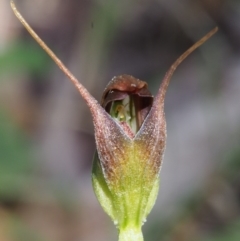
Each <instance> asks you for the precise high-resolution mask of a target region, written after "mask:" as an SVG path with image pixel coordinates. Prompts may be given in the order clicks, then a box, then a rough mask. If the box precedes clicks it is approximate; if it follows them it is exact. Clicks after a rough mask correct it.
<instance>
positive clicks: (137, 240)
mask: <svg viewBox="0 0 240 241" xmlns="http://www.w3.org/2000/svg"><path fill="white" fill-rule="evenodd" d="M118 241H144V240H143V235H142V230H141V229H135V228H125V229H120V230H119V239H118Z"/></svg>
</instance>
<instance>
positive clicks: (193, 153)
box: [0, 0, 240, 241]
mask: <svg viewBox="0 0 240 241" xmlns="http://www.w3.org/2000/svg"><path fill="white" fill-rule="evenodd" d="M15 2H16V5H17V6H18V8H19V10H20V12H21V13H22V14H23V15H24V17H25V18H26V19H27V21H28V22H29V24H30V25H31V26H32V27H33V28H34V29H35V30H36V32H37V33H38V34H39V35H40V36H41V38H42V39H43V40H44V41H45V42H46V43H47V44H48V45H49V47H50V48H51V49H52V50H53V51H54V52H55V53H56V54H57V55H58V56H59V57H60V58H61V60H62V61H63V62H64V63H65V64H66V65H67V66H68V67H69V69H70V70H71V71H72V72H73V73H74V75H75V76H77V78H79V80H80V81H81V82H82V83H83V84H84V85H85V86H86V87H87V89H88V90H89V91H90V92H91V93H92V94H93V95H94V96H95V97H96V98H97V99H98V100H100V98H101V93H102V92H103V90H104V87H105V85H106V84H107V83H108V81H110V79H111V78H112V77H113V76H116V75H120V74H130V75H133V76H135V77H136V78H139V79H142V80H145V81H147V82H148V84H149V88H150V90H151V91H152V93H153V94H156V92H157V89H158V88H159V85H160V83H161V80H162V78H163V76H164V73H165V72H166V71H167V69H168V68H169V67H170V65H171V64H172V63H173V62H174V61H175V59H176V58H177V57H178V56H180V55H181V54H182V53H183V52H184V51H185V50H186V49H187V48H189V47H190V46H191V45H192V44H193V43H194V42H196V41H197V40H198V39H200V38H201V37H202V36H203V35H205V34H206V33H207V32H208V31H210V30H211V29H212V28H213V27H215V26H218V27H219V32H218V33H217V34H216V35H215V36H213V37H212V38H211V39H210V40H208V41H207V42H206V43H205V44H204V45H203V46H202V47H200V49H198V50H196V51H195V52H194V53H193V54H192V55H191V56H189V57H188V58H187V60H185V61H184V62H183V63H182V64H181V66H180V67H179V68H178V70H177V71H176V72H175V74H174V76H173V78H172V81H171V83H170V86H169V90H168V93H167V97H166V104H165V112H166V118H167V124H168V127H167V128H168V140H167V150H166V153H165V158H164V162H163V165H162V170H161V187H160V192H159V196H158V200H157V203H156V205H155V207H154V209H153V211H152V213H151V214H150V215H149V217H148V222H147V223H146V224H145V225H144V227H143V232H144V236H145V240H146V241H159V240H161V241H175V240H177V241H238V240H240V96H239V93H240V80H239V79H240V53H239V52H240V25H239V19H240V2H239V1H237V0H229V1H227V0H211V1H209V0H194V1H192V0H191V1H190V0H182V1H179V0H168V1H167V0H162V1H160V0H148V1H143V0H138V1H136V0H135V1H133V0H128V1H127V0H122V1H113V0H111V1H110V0H69V1H64V0H51V1H46V0H41V1H40V0H31V1H30V0H15ZM0 18H1V21H0V240H1V241H23V240H24V241H28V240H29V241H35V240H36V241H77V240H84V241H94V240H98V241H106V240H117V231H116V229H115V227H114V226H113V224H112V222H111V221H110V220H109V218H108V217H107V215H105V213H104V212H103V211H102V209H101V207H100V205H99V204H98V202H97V200H96V198H95V196H94V194H93V191H92V187H91V160H92V155H93V153H94V150H95V143H94V137H93V125H92V121H91V116H90V113H89V110H88V109H87V107H86V105H85V103H84V102H83V100H82V99H81V97H80V96H79V94H78V93H77V91H76V90H75V89H74V87H73V86H72V85H71V83H69V81H68V80H67V79H66V78H65V76H64V75H63V74H62V73H61V71H60V70H59V69H58V68H57V67H56V66H55V65H54V63H52V61H51V60H50V58H49V57H48V56H47V55H46V54H45V53H44V51H43V50H42V49H41V48H40V47H39V46H38V45H37V44H36V43H35V41H34V40H33V39H32V38H31V37H30V36H29V34H28V33H27V32H26V30H25V29H23V27H22V26H21V24H20V23H19V22H18V20H17V19H16V17H15V16H14V15H13V13H12V11H11V9H10V4H9V1H7V0H0Z"/></svg>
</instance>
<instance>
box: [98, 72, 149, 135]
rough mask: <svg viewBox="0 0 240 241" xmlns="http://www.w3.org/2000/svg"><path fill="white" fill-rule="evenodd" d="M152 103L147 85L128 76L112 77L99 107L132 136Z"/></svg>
mask: <svg viewBox="0 0 240 241" xmlns="http://www.w3.org/2000/svg"><path fill="white" fill-rule="evenodd" d="M152 103H153V96H152V94H151V93H150V91H149V90H148V88H147V83H146V82H144V81H141V80H139V79H136V78H134V77H133V76H130V75H120V76H117V77H114V78H113V79H112V80H111V81H110V82H109V84H108V85H107V87H106V89H105V91H104V92H103V96H102V101H101V105H102V106H103V108H104V109H105V110H106V111H107V112H108V113H109V114H110V115H111V116H112V117H113V118H115V119H117V120H118V121H119V122H120V123H121V125H122V126H124V129H125V128H126V124H128V125H129V127H130V128H131V130H132V132H133V133H134V135H135V134H136V132H137V131H138V130H139V129H140V127H141V125H142V123H143V121H144V120H145V118H146V116H147V114H148V112H149V111H150V109H151V107H152Z"/></svg>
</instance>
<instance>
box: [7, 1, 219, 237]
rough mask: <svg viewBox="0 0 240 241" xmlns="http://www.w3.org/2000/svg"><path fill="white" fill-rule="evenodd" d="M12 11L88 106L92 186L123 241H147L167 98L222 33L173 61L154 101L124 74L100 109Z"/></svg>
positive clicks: (162, 146) (144, 86) (163, 139)
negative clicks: (188, 64) (195, 57)
mask: <svg viewBox="0 0 240 241" xmlns="http://www.w3.org/2000/svg"><path fill="white" fill-rule="evenodd" d="M11 6H12V8H13V10H14V13H15V14H16V16H17V17H18V19H19V20H20V21H21V23H22V24H23V25H24V26H25V27H26V29H27V30H28V31H29V33H30V34H31V35H32V36H33V38H34V39H35V40H36V41H37V42H38V43H39V44H40V45H41V47H42V48H43V49H44V50H45V51H46V52H47V53H48V54H49V55H50V57H51V58H52V59H53V60H54V61H55V62H56V64H57V65H58V66H59V67H60V69H61V70H62V71H63V72H64V73H65V74H66V75H67V76H68V77H69V79H70V80H71V81H72V82H73V84H74V85H75V86H76V88H77V89H78V91H79V93H80V94H81V95H82V97H83V99H84V100H85V101H86V103H87V105H88V106H89V109H90V111H91V113H92V117H93V124H94V129H95V139H96V146H97V152H96V154H95V156H94V161H93V170H92V182H93V187H94V191H95V193H96V196H97V198H98V200H99V202H100V204H101V205H102V207H103V209H104V210H105V211H106V213H107V214H108V215H109V216H110V217H111V218H112V220H113V221H114V223H115V224H116V225H117V227H118V229H119V240H120V241H141V240H143V236H142V232H141V227H142V224H143V223H144V222H145V220H146V217H147V215H148V214H149V212H150V211H151V209H152V207H153V205H154V203H155V200H156V197H157V193H158V187H159V172H160V168H161V163H162V159H163V154H164V150H165V146H166V121H165V115H164V99H165V94H166V90H167V87H168V84H169V82H170V78H171V76H172V74H173V72H174V71H175V69H176V68H177V66H178V65H179V64H180V63H181V62H182V61H183V60H184V59H185V58H186V57H187V56H188V55H189V54H190V53H191V52H192V51H194V50H195V49H196V48H197V47H199V46H200V45H201V44H203V43H204V42H205V41H206V40H207V39H208V38H210V37H211V36H212V35H213V34H214V33H215V32H216V31H217V28H214V29H213V30H212V31H210V32H209V33H208V34H207V35H206V36H204V37H203V38H202V39H201V40H199V41H198V42H197V43H195V44H194V45H193V46H192V47H191V48H190V49H188V50H187V51H186V52H185V53H184V54H183V55H181V56H180V57H179V58H178V59H177V60H176V61H175V62H174V64H173V65H172V66H171V68H170V69H169V70H168V72H167V73H166V75H165V77H164V79H163V82H162V84H161V86H160V88H159V90H158V92H157V94H156V96H155V98H153V96H152V94H151V93H150V92H149V90H148V89H147V84H146V82H144V81H141V80H139V79H136V78H134V77H132V76H130V75H121V76H117V77H114V78H113V79H112V80H111V81H110V83H109V84H108V86H107V87H106V89H105V91H104V92H103V97H102V101H101V105H100V104H99V103H98V102H97V101H96V100H95V98H94V97H93V96H92V95H91V94H90V93H89V92H88V91H87V90H86V89H85V87H84V86H83V85H82V84H81V83H80V82H79V81H78V80H77V79H76V78H75V77H74V76H73V75H72V74H71V72H70V71H69V70H68V69H67V68H66V67H65V66H64V64H63V63H62V62H61V61H60V60H59V59H58V58H57V57H56V56H55V54H54V53H53V52H52V51H51V50H50V49H49V48H48V47H47V46H46V44H45V43H44V42H43V41H42V40H41V39H40V38H39V37H38V36H37V34H36V33H35V32H34V31H33V30H32V29H31V27H30V26H29V25H28V24H27V22H26V21H25V20H24V18H23V17H22V16H21V15H20V13H19V12H18V11H17V9H16V7H15V5H14V3H13V2H12V1H11Z"/></svg>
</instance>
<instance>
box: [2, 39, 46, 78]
mask: <svg viewBox="0 0 240 241" xmlns="http://www.w3.org/2000/svg"><path fill="white" fill-rule="evenodd" d="M49 63H50V60H49V58H48V57H47V55H46V54H45V53H44V52H43V51H42V49H41V48H39V47H38V46H37V45H36V44H35V43H33V42H31V41H29V42H23V41H20V42H17V43H15V44H13V45H11V47H9V48H8V49H7V50H6V51H4V52H3V53H2V54H1V55H0V66H1V67H0V75H3V74H7V73H9V72H13V71H14V73H16V72H23V71H25V72H29V73H32V74H34V75H41V74H44V73H46V71H47V70H48V69H49Z"/></svg>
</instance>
